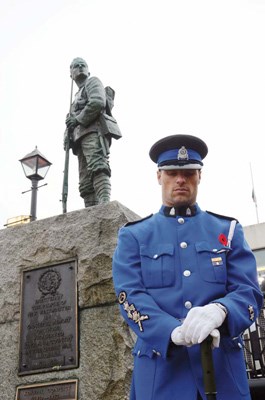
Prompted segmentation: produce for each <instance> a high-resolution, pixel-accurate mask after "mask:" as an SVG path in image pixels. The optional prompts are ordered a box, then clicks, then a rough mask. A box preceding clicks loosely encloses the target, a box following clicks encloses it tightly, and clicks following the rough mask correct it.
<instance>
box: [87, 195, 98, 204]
mask: <svg viewBox="0 0 265 400" xmlns="http://www.w3.org/2000/svg"><path fill="white" fill-rule="evenodd" d="M84 202H85V207H92V206H96V205H97V204H98V200H97V198H96V195H95V193H92V194H89V195H87V196H86V197H85V198H84Z"/></svg>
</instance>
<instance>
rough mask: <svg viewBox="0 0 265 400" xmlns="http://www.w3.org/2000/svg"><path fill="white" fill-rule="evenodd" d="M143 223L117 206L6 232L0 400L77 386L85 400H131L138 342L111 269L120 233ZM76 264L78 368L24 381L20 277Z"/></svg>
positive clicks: (1, 267) (0, 237)
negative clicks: (48, 385) (20, 392)
mask: <svg viewBox="0 0 265 400" xmlns="http://www.w3.org/2000/svg"><path fill="white" fill-rule="evenodd" d="M138 218H139V217H138V216H137V215H136V214H134V213H133V212H132V211H130V210H128V209H127V208H126V207H124V206H122V205H121V204H119V203H118V202H115V201H114V202H111V203H109V204H107V205H102V206H101V205H100V206H96V207H91V208H88V209H82V210H79V211H74V212H70V213H67V214H63V215H59V216H55V217H52V218H47V219H43V220H39V221H38V220H37V221H35V222H32V223H30V224H25V225H20V226H14V227H12V228H6V229H3V230H1V231H0V257H1V263H0V343H1V351H0V376H1V379H0V393H1V395H0V398H1V400H11V399H15V396H16V388H17V387H18V386H21V385H29V384H41V383H43V382H54V381H57V380H58V381H59V380H67V379H78V382H79V384H78V399H79V400H98V399H100V400H123V399H124V400H125V399H127V398H128V391H129V385H130V378H131V371H132V357H131V348H132V345H133V337H132V336H131V333H130V331H129V330H128V327H127V326H126V324H125V323H124V321H123V319H122V317H121V316H120V313H119V309H118V305H117V303H116V298H115V294H114V290H113V285H112V273H111V262H112V254H113V251H114V248H115V246H116V240H117V232H118V229H119V227H120V226H122V225H123V224H124V223H126V222H127V221H133V220H135V219H138ZM68 260H76V262H77V282H78V325H79V346H78V347H79V366H78V368H74V369H69V370H62V371H60V370H59V371H53V372H42V373H37V374H30V375H25V376H19V375H18V365H19V341H20V340H19V337H20V335H19V325H20V302H21V275H22V273H23V271H25V270H32V269H35V268H39V267H42V266H49V265H55V264H59V263H62V262H65V261H68Z"/></svg>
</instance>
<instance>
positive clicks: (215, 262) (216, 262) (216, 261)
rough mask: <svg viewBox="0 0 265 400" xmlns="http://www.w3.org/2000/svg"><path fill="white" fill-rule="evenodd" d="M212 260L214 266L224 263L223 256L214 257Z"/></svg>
mask: <svg viewBox="0 0 265 400" xmlns="http://www.w3.org/2000/svg"><path fill="white" fill-rule="evenodd" d="M211 261H212V265H213V266H215V265H223V260H222V257H212V259H211Z"/></svg>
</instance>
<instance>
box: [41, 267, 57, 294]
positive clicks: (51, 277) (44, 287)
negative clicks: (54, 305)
mask: <svg viewBox="0 0 265 400" xmlns="http://www.w3.org/2000/svg"><path fill="white" fill-rule="evenodd" d="M61 281H62V278H61V275H60V273H59V272H58V271H55V270H54V269H50V270H49V271H46V272H44V273H43V274H42V275H41V276H40V278H39V282H38V288H39V290H40V292H41V293H42V294H44V296H46V295H47V294H52V295H53V294H55V293H56V292H57V290H58V289H59V286H60V284H61Z"/></svg>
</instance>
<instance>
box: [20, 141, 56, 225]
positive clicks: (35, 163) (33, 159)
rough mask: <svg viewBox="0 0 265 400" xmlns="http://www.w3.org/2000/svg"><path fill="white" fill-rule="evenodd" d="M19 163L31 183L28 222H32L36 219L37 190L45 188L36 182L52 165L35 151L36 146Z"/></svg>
mask: <svg viewBox="0 0 265 400" xmlns="http://www.w3.org/2000/svg"><path fill="white" fill-rule="evenodd" d="M19 161H20V162H21V165H22V168H23V171H24V173H25V175H26V177H27V178H28V179H30V180H31V183H32V187H31V209H30V222H32V221H35V220H36V219H37V217H36V209H37V190H38V188H39V187H41V186H45V185H41V186H38V181H40V180H41V179H44V178H45V176H46V174H47V172H48V169H49V168H50V166H51V165H52V164H51V163H50V161H48V160H47V158H46V157H44V156H43V155H42V154H41V152H40V151H39V150H38V149H37V146H36V147H35V149H34V150H33V151H32V152H31V153H29V154H27V155H26V156H25V157H23V158H21V160H19ZM24 193H25V192H24Z"/></svg>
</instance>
